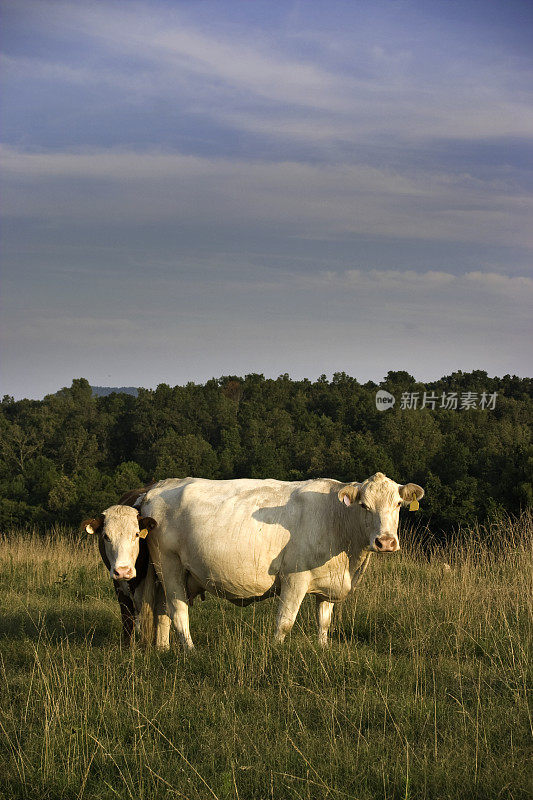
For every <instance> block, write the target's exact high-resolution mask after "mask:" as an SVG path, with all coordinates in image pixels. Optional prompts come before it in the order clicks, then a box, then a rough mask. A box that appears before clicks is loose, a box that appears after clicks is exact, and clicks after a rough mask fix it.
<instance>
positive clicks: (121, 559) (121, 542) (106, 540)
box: [83, 506, 156, 581]
mask: <svg viewBox="0 0 533 800" xmlns="http://www.w3.org/2000/svg"><path fill="white" fill-rule="evenodd" d="M155 525H156V521H155V520H154V519H152V517H141V516H139V512H138V511H137V509H136V508H132V507H131V506H110V507H109V508H107V509H106V510H105V511H104V512H103V514H101V515H100V516H99V517H96V518H95V519H88V520H86V521H85V522H84V523H83V528H84V530H85V531H86V532H87V533H98V536H99V539H100V541H99V544H100V552H101V554H102V558H104V554H105V558H104V561H106V565H107V566H108V567H109V574H110V575H111V578H112V579H113V580H115V581H118V580H123V581H124V580H125V581H129V580H131V579H132V578H135V575H136V574H137V573H136V570H135V562H136V561H137V556H138V555H139V539H144V537H145V536H146V535H147V533H148V532H149V531H150V530H151V529H152V528H153V527H154V526H155Z"/></svg>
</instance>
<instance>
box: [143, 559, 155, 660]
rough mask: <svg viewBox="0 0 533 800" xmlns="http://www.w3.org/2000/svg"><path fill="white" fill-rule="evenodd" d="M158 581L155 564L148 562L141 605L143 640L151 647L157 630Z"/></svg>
mask: <svg viewBox="0 0 533 800" xmlns="http://www.w3.org/2000/svg"><path fill="white" fill-rule="evenodd" d="M156 582H157V576H156V574H155V569H154V565H153V564H152V561H151V560H150V562H149V563H148V571H147V573H146V578H145V580H144V591H143V599H142V605H141V642H142V643H143V644H144V645H146V647H150V646H151V645H152V644H153V641H154V632H155V613H156V608H155V600H156Z"/></svg>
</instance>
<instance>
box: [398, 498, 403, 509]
mask: <svg viewBox="0 0 533 800" xmlns="http://www.w3.org/2000/svg"><path fill="white" fill-rule="evenodd" d="M401 504H402V501H401V500H400V502H399V503H398V508H400V506H401Z"/></svg>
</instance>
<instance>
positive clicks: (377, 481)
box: [339, 472, 424, 553]
mask: <svg viewBox="0 0 533 800" xmlns="http://www.w3.org/2000/svg"><path fill="white" fill-rule="evenodd" d="M423 496H424V490H423V489H422V487H421V486H418V485H417V484H416V483H406V484H399V483H395V482H394V481H391V480H390V478H387V477H386V476H385V475H383V473H381V472H376V474H375V475H372V477H371V478H367V480H366V481H363V483H351V484H349V485H348V486H345V487H344V488H343V489H341V490H340V491H339V500H341V502H343V503H344V504H345V505H347V506H353V509H352V510H353V512H355V513H357V522H358V527H359V530H360V531H361V532H362V533H363V537H364V539H365V546H366V549H367V550H370V551H371V552H374V553H394V552H396V550H399V549H400V543H399V541H398V522H399V515H400V508H401V506H402V505H409V504H410V503H411V502H412V501H413V500H417V501H418V500H420V499H421V498H422V497H423Z"/></svg>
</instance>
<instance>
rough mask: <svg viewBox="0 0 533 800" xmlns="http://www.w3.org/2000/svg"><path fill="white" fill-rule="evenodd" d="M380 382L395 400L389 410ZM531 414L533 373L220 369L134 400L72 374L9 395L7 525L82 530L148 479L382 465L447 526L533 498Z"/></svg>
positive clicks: (359, 473) (326, 472)
mask: <svg viewBox="0 0 533 800" xmlns="http://www.w3.org/2000/svg"><path fill="white" fill-rule="evenodd" d="M378 389H384V390H386V391H388V392H390V394H392V395H393V396H394V397H395V400H396V402H395V403H394V406H392V407H391V408H389V409H388V410H386V411H379V410H378V409H377V408H376V402H375V397H376V391H377V390H378ZM424 392H425V393H426V398H425V402H424ZM454 395H455V398H456V400H455V402H449V399H450V397H452V399H453V396H454ZM443 396H444V398H445V399H444V400H443ZM467 396H469V397H470V403H468V402H467V401H466V400H465V398H466V397H467ZM490 396H492V403H490V402H488V401H487V398H488V397H490ZM472 397H474V398H475V399H476V402H474V401H472ZM483 397H484V398H485V399H484V401H482V398H483ZM462 403H463V405H464V407H462V408H461V404H462ZM415 405H416V407H413V406H415ZM423 405H425V407H421V406H423ZM455 406H457V407H455ZM532 417H533V414H532V380H531V379H530V378H518V377H516V376H510V375H506V376H505V377H503V378H490V377H488V375H487V374H486V372H483V371H480V370H479V371H474V372H471V373H463V372H456V373H453V374H452V375H449V376H446V377H443V378H441V379H440V380H438V381H434V382H431V383H426V384H420V383H417V381H416V380H415V379H414V378H413V377H412V376H411V375H409V374H408V373H407V372H389V373H388V374H387V376H386V378H385V379H384V380H383V382H381V383H380V384H379V385H378V384H375V383H373V382H368V383H364V384H361V383H359V382H358V381H357V380H356V379H355V378H352V377H350V376H349V375H346V374H345V373H336V374H335V375H334V376H333V378H332V380H328V379H327V378H326V376H321V377H320V378H319V379H318V380H316V381H310V380H301V381H296V380H291V379H290V378H289V376H288V375H281V376H280V377H279V378H277V379H275V380H274V379H268V378H265V377H264V376H263V375H259V374H251V375H246V376H245V377H244V378H242V377H238V376H225V377H222V378H219V379H212V380H209V381H207V383H205V384H195V383H188V384H186V385H185V386H174V387H171V386H168V385H167V384H160V385H159V386H158V387H157V389H155V390H151V389H142V388H140V389H139V391H138V395H137V396H136V397H135V396H133V395H131V394H122V393H117V392H115V393H111V394H109V395H108V396H103V397H95V396H94V394H93V391H92V389H91V386H90V385H89V383H88V381H87V380H85V379H83V378H78V379H75V380H74V381H73V382H72V386H70V387H69V388H64V389H61V390H60V391H59V392H57V393H56V394H52V395H47V396H46V397H45V398H44V399H43V400H19V401H15V400H13V398H12V397H9V396H5V397H4V398H3V400H2V402H1V404H0V452H1V455H2V459H1V462H0V526H1V530H2V532H3V531H5V530H7V529H9V528H12V527H19V526H22V527H24V526H27V525H31V526H33V527H42V528H43V529H44V528H45V527H48V526H50V524H53V523H55V522H61V523H66V524H72V525H77V524H78V523H79V521H80V519H82V518H83V517H85V516H88V515H90V514H92V513H94V512H95V511H100V510H102V509H104V508H106V507H107V506H109V505H112V504H113V503H115V502H116V500H117V498H118V497H119V495H121V494H122V493H124V492H125V491H127V490H129V489H132V488H135V487H137V486H141V485H143V484H145V483H147V482H150V481H151V480H153V479H156V480H159V479H162V478H168V477H185V476H187V475H193V476H201V477H205V478H240V477H252V478H266V477H270V478H278V479H280V480H289V481H297V480H304V479H307V478H315V477H331V478H336V479H338V480H340V481H353V480H363V479H364V478H366V477H368V476H370V475H372V474H373V473H375V472H378V471H379V472H384V473H385V474H386V475H387V476H389V477H390V478H393V479H394V480H396V481H398V482H399V483H402V482H406V481H413V482H416V483H419V484H421V485H422V486H424V487H425V490H426V497H425V498H424V500H423V502H422V507H421V512H420V513H421V519H422V520H423V521H425V522H427V523H429V525H430V526H431V528H432V530H435V531H450V530H452V529H453V528H456V527H457V526H459V525H463V524H471V523H472V522H474V521H480V522H486V521H487V520H490V519H491V518H493V517H494V516H497V515H501V514H502V513H509V514H518V513H519V512H520V511H521V510H522V509H524V508H525V507H527V506H528V505H531V503H532V499H533V490H532V466H533V447H532V443H531V428H530V422H531V419H532Z"/></svg>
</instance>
